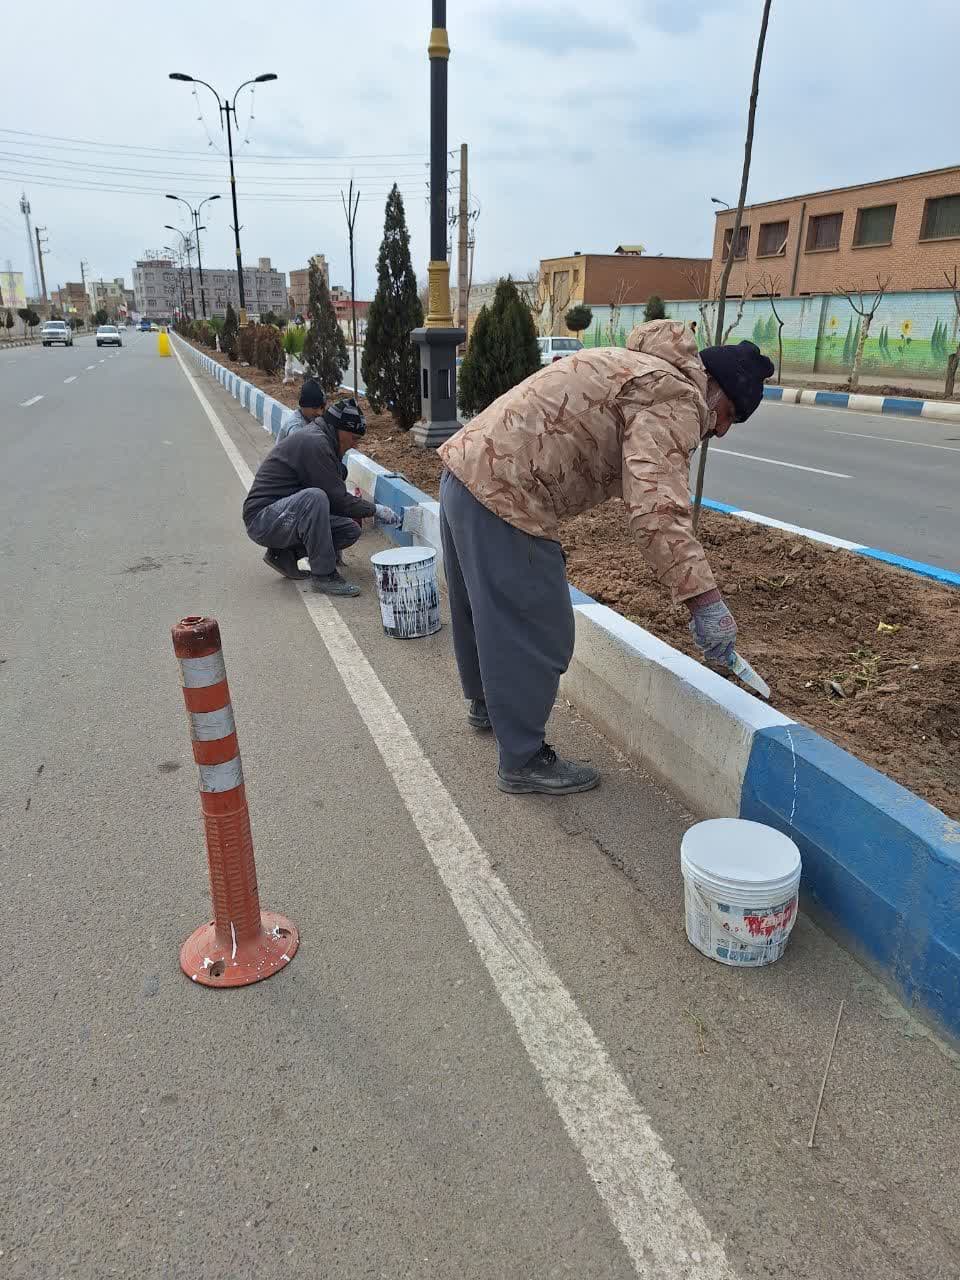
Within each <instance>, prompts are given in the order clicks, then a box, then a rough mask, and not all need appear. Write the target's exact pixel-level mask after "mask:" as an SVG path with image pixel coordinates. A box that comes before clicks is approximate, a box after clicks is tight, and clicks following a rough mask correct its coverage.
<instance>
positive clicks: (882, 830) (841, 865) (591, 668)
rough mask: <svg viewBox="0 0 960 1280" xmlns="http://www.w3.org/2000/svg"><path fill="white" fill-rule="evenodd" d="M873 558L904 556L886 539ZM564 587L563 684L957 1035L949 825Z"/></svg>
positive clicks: (956, 905) (395, 495) (218, 373)
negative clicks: (756, 829)
mask: <svg viewBox="0 0 960 1280" xmlns="http://www.w3.org/2000/svg"><path fill="white" fill-rule="evenodd" d="M182 349H183V350H189V351H190V352H191V354H192V355H193V357H194V359H195V360H196V361H197V362H198V363H199V364H200V366H201V367H202V368H204V369H205V370H206V371H207V372H208V373H211V374H212V375H213V376H214V377H216V378H217V380H218V381H219V382H221V384H222V385H223V386H224V387H225V388H226V389H227V390H229V391H230V392H231V394H233V395H234V396H235V397H236V398H237V399H238V400H240V402H241V403H242V404H244V405H245V406H246V407H247V408H248V409H249V411H250V412H251V413H252V414H254V416H256V417H257V419H258V421H260V422H261V423H262V424H263V425H264V428H265V430H267V431H272V433H273V434H276V431H277V430H278V428H279V423H280V417H281V416H282V413H283V412H284V411H285V410H284V408H283V406H278V405H277V402H276V401H272V400H271V399H270V397H268V396H265V395H264V393H263V392H260V391H258V390H257V389H256V388H253V387H252V386H251V385H250V384H249V383H244V382H243V380H242V379H241V378H239V377H237V375H236V374H233V373H231V372H230V371H229V370H226V369H224V368H223V367H222V366H221V365H219V364H218V363H217V362H216V361H214V360H210V359H209V357H206V356H204V355H203V354H202V353H201V352H198V351H196V350H195V349H194V348H192V347H188V346H187V345H186V344H182ZM275 407H278V408H279V409H280V415H279V416H277V415H275V412H274V409H275ZM345 461H346V463H347V469H348V483H349V484H350V485H351V486H356V487H357V488H359V489H360V491H361V493H363V495H364V496H365V497H367V498H369V499H371V500H374V501H376V502H379V503H383V504H384V505H386V506H390V507H391V508H393V509H394V510H395V511H397V512H400V511H405V512H406V515H405V520H404V526H405V532H403V533H396V532H395V531H394V530H392V529H386V530H385V532H387V533H388V534H390V536H391V537H392V538H394V540H395V541H397V542H400V543H403V544H405V545H410V544H413V545H420V546H428V547H431V548H433V549H434V550H435V551H436V552H437V558H438V562H440V564H441V566H442V558H443V557H442V551H441V547H440V534H439V507H438V504H437V503H436V502H435V501H433V499H431V498H430V497H429V496H428V495H427V494H425V493H423V492H422V491H421V490H418V489H416V488H414V486H412V485H410V484H409V483H408V482H407V481H406V480H405V479H404V478H403V477H402V476H398V475H396V474H394V473H391V472H389V471H388V470H387V469H386V468H384V467H382V466H380V464H379V463H377V462H374V461H373V460H372V459H371V458H368V457H366V456H365V455H364V454H362V453H359V452H357V451H356V450H351V452H350V453H348V454H347V455H346V459H345ZM710 505H711V506H714V507H715V508H716V509H719V510H722V511H728V510H730V509H729V508H726V507H724V506H723V505H722V504H710ZM731 513H732V514H740V515H744V516H745V517H746V518H754V519H758V520H759V521H760V522H761V523H768V524H771V525H773V526H774V527H777V528H786V529H788V530H789V529H792V528H793V526H789V525H784V524H782V523H781V522H778V521H773V520H765V519H764V518H763V517H756V516H751V513H741V512H736V511H732V512H731ZM795 531H796V532H797V533H798V534H804V535H806V536H814V537H815V538H816V540H819V541H826V542H828V543H830V544H833V545H842V546H847V545H848V544H846V543H843V542H842V541H841V540H837V539H830V538H828V537H827V536H826V535H814V534H811V532H810V531H807V530H802V529H796V530H795ZM849 549H850V550H858V551H861V552H863V553H866V552H867V551H868V550H869V549H864V548H860V547H859V546H858V545H857V544H849ZM877 558H881V559H884V558H885V559H890V560H891V562H892V563H894V564H899V565H901V567H907V566H905V565H902V564H901V562H900V561H899V559H898V558H896V557H887V556H885V555H884V554H883V553H881V554H880V555H878V557H877ZM927 567H928V568H930V567H931V566H927ZM944 572H945V571H938V574H937V575H936V576H939V575H940V574H942V573H944ZM957 577H958V575H950V578H941V580H944V581H947V580H954V581H956V579H957ZM570 591H571V598H572V601H573V607H574V614H575V618H576V626H577V644H576V651H575V654H574V659H573V662H572V664H571V666H570V670H569V671H568V672H567V674H566V676H565V678H564V682H563V685H562V686H561V690H562V692H563V694H564V696H565V697H567V698H568V699H569V700H570V702H571V703H573V705H574V706H576V708H577V710H578V711H579V712H580V713H581V714H582V715H583V716H585V717H586V718H587V719H588V720H590V721H591V722H592V723H593V724H595V725H596V726H597V727H598V728H599V729H600V730H601V731H602V732H603V733H604V734H605V735H606V736H607V737H608V738H609V739H610V740H611V741H612V742H614V743H615V744H616V745H617V746H618V747H620V748H621V750H623V751H624V752H625V753H626V754H628V755H629V756H630V757H631V758H633V759H635V760H637V761H638V762H639V763H640V764H642V765H643V766H644V767H645V768H647V769H648V770H649V771H650V772H651V773H653V774H654V775H655V776H656V777H658V778H659V779H660V780H661V781H662V782H663V783H664V784H665V785H667V786H668V787H669V788H670V790H671V791H673V792H674V793H675V794H677V795H678V796H680V797H681V798H682V799H683V800H684V802H685V803H686V804H687V805H689V807H690V808H691V809H692V810H693V811H694V812H695V813H697V814H701V815H704V816H710V817H724V816H728V817H729V816H741V817H745V818H753V819H756V820H758V821H762V822H767V823H769V824H770V825H771V826H774V827H776V828H778V829H779V830H781V831H784V832H786V833H787V834H788V835H790V836H791V838H792V839H794V840H795V841H796V842H797V844H798V845H799V847H800V851H801V854H802V855H803V865H804V870H803V886H802V887H803V892H804V895H805V904H806V906H807V908H808V909H809V910H810V911H811V913H812V914H813V915H814V917H815V918H816V919H818V920H819V921H820V922H821V923H823V924H824V925H825V926H826V927H827V928H828V929H830V931H831V932H833V933H834V934H836V935H837V936H838V937H839V938H840V939H841V940H842V941H843V942H844V943H845V944H846V945H847V946H848V947H849V948H850V949H851V950H853V951H854V952H855V953H856V954H857V955H858V956H859V957H860V958H861V960H862V961H863V962H864V963H865V964H866V965H867V966H868V967H870V968H871V969H872V970H873V971H874V972H876V973H877V974H878V975H879V976H880V977H881V978H882V979H883V980H884V981H885V982H887V983H888V984H889V985H890V986H892V987H893V989H894V990H895V991H896V992H897V993H898V994H899V996H900V997H901V999H902V1000H903V1001H904V1002H905V1003H906V1004H907V1005H908V1006H909V1007H910V1008H911V1009H912V1010H914V1011H915V1012H916V1013H918V1014H919V1015H920V1016H922V1017H924V1018H925V1019H926V1020H928V1021H930V1022H932V1023H933V1024H934V1025H936V1026H937V1027H938V1028H939V1029H941V1030H943V1031H945V1032H947V1033H948V1034H950V1035H951V1036H953V1037H960V823H957V822H955V821H953V820H952V819H950V818H948V817H947V816H946V815H945V814H943V813H942V812H941V811H940V810H939V809H935V808H934V807H933V806H932V805H930V804H927V802H926V801H924V800H922V799H920V797H919V796H916V795H914V794H913V793H912V792H910V791H907V790H906V789H905V788H904V787H901V786H900V785H899V784H898V783H896V782H894V781H892V779H890V778H888V777H886V776H885V775H884V774H882V773H879V772H878V771H877V770H876V769H872V768H870V767H869V766H868V765H866V764H864V763H863V762H862V761H861V760H858V759H857V758H856V757H854V756H852V755H850V754H849V753H848V752H846V751H843V750H842V749H841V748H840V747H837V746H835V745H834V744H833V743H832V742H830V741H828V740H827V739H826V738H823V737H821V736H820V735H819V734H817V733H815V732H814V731H813V730H812V729H810V728H809V727H808V726H807V725H804V724H801V723H798V722H797V721H794V720H791V719H790V718H789V717H787V716H784V715H781V713H780V712H778V711H776V710H774V709H773V708H771V707H768V706H767V705H766V704H765V703H763V702H761V701H760V700H758V699H757V698H755V697H753V696H752V695H751V694H749V693H747V692H746V691H745V690H743V689H741V688H740V687H739V686H738V685H735V684H733V683H732V682H730V681H729V680H726V679H724V678H723V677H721V676H719V675H717V674H716V673H715V672H713V671H710V670H709V669H708V668H706V667H704V666H703V665H702V664H701V663H699V662H696V661H694V660H693V659H692V658H689V657H687V656H686V655H685V654H682V653H680V652H679V651H678V650H676V649H673V648H671V647H670V646H669V645H667V644H665V643H664V642H663V641H661V640H658V639H657V638H656V637H655V636H653V635H651V634H650V633H649V632H647V631H644V630H643V629H642V628H641V627H638V626H636V625H635V624H634V623H632V622H629V621H628V620H627V619H626V618H624V617H622V616H621V615H620V614H618V613H616V612H615V611H614V610H613V609H609V608H607V607H606V606H605V605H601V604H599V603H598V602H597V601H595V600H592V599H591V598H590V597H589V596H587V595H584V593H583V592H581V591H578V590H577V589H576V588H575V587H571V588H570Z"/></svg>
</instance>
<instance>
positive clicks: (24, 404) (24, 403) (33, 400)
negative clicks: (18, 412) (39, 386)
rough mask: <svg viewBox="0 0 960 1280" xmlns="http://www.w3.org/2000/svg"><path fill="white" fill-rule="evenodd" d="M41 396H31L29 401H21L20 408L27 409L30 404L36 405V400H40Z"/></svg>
mask: <svg viewBox="0 0 960 1280" xmlns="http://www.w3.org/2000/svg"><path fill="white" fill-rule="evenodd" d="M42 399H43V396H31V397H30V399H29V400H21V401H20V408H21V409H29V408H30V406H31V405H32V404H36V403H37V401H38V400H42Z"/></svg>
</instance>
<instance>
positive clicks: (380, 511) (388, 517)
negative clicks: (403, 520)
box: [377, 502, 400, 524]
mask: <svg viewBox="0 0 960 1280" xmlns="http://www.w3.org/2000/svg"><path fill="white" fill-rule="evenodd" d="M377 519H378V520H379V521H380V523H381V524H399V523H400V517H399V516H398V515H397V513H396V511H394V509H393V507H385V506H384V505H383V504H382V503H380V502H378V503H377Z"/></svg>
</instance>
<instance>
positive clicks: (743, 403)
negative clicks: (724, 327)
mask: <svg viewBox="0 0 960 1280" xmlns="http://www.w3.org/2000/svg"><path fill="white" fill-rule="evenodd" d="M700 359H701V361H702V362H703V367H704V368H705V369H706V371H707V373H709V375H710V377H711V378H713V380H714V382H716V383H717V384H718V386H719V387H720V389H721V390H722V391H723V393H724V395H726V396H727V397H728V399H730V400H732V401H733V406H734V409H735V410H736V415H735V417H734V421H735V422H746V420H747V419H748V418H749V417H750V415H751V413H753V411H754V409H756V407H757V405H758V404H759V403H760V401H761V400H762V399H763V381H764V378H769V377H771V376H772V375H773V371H774V369H773V361H772V360H770V359H768V358H767V356H765V355H764V354H763V352H762V351H761V350H760V348H759V347H758V346H756V344H755V343H753V342H738V343H737V344H736V345H735V346H731V347H704V348H703V350H702V351H701V352H700Z"/></svg>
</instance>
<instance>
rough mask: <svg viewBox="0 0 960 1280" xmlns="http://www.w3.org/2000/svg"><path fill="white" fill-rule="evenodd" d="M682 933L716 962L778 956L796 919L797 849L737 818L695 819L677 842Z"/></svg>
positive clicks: (753, 963)
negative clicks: (683, 916)
mask: <svg viewBox="0 0 960 1280" xmlns="http://www.w3.org/2000/svg"><path fill="white" fill-rule="evenodd" d="M680 870H681V872H682V873H683V893H684V906H685V914H686V925H687V937H688V939H689V940H690V942H691V943H692V944H693V945H694V946H695V947H696V948H697V950H698V951H702V952H703V954H704V955H705V956H710V958H711V959H713V960H718V961H719V962H720V963H721V964H729V965H736V966H738V967H740V968H759V967H760V966H761V965H765V964H772V963H773V962H774V960H779V959H780V957H781V956H782V955H783V953H784V951H785V950H786V947H787V942H788V940H789V938H790V932H791V930H792V929H793V926H794V922H795V921H796V918H797V902H798V891H799V887H800V871H801V866H800V850H799V849H798V848H797V846H796V845H795V844H794V843H793V841H792V840H791V839H790V838H789V837H788V836H785V835H784V834H783V833H782V832H781V831H776V830H775V829H774V828H773V827H767V826H765V825H764V824H763V823H762V822H749V821H747V820H746V819H745V818H712V819H710V820H709V821H708V822H698V823H697V824H696V826H693V827H691V828H690V830H689V831H688V832H687V833H686V834H685V835H684V837H683V839H682V840H681V842H680Z"/></svg>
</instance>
